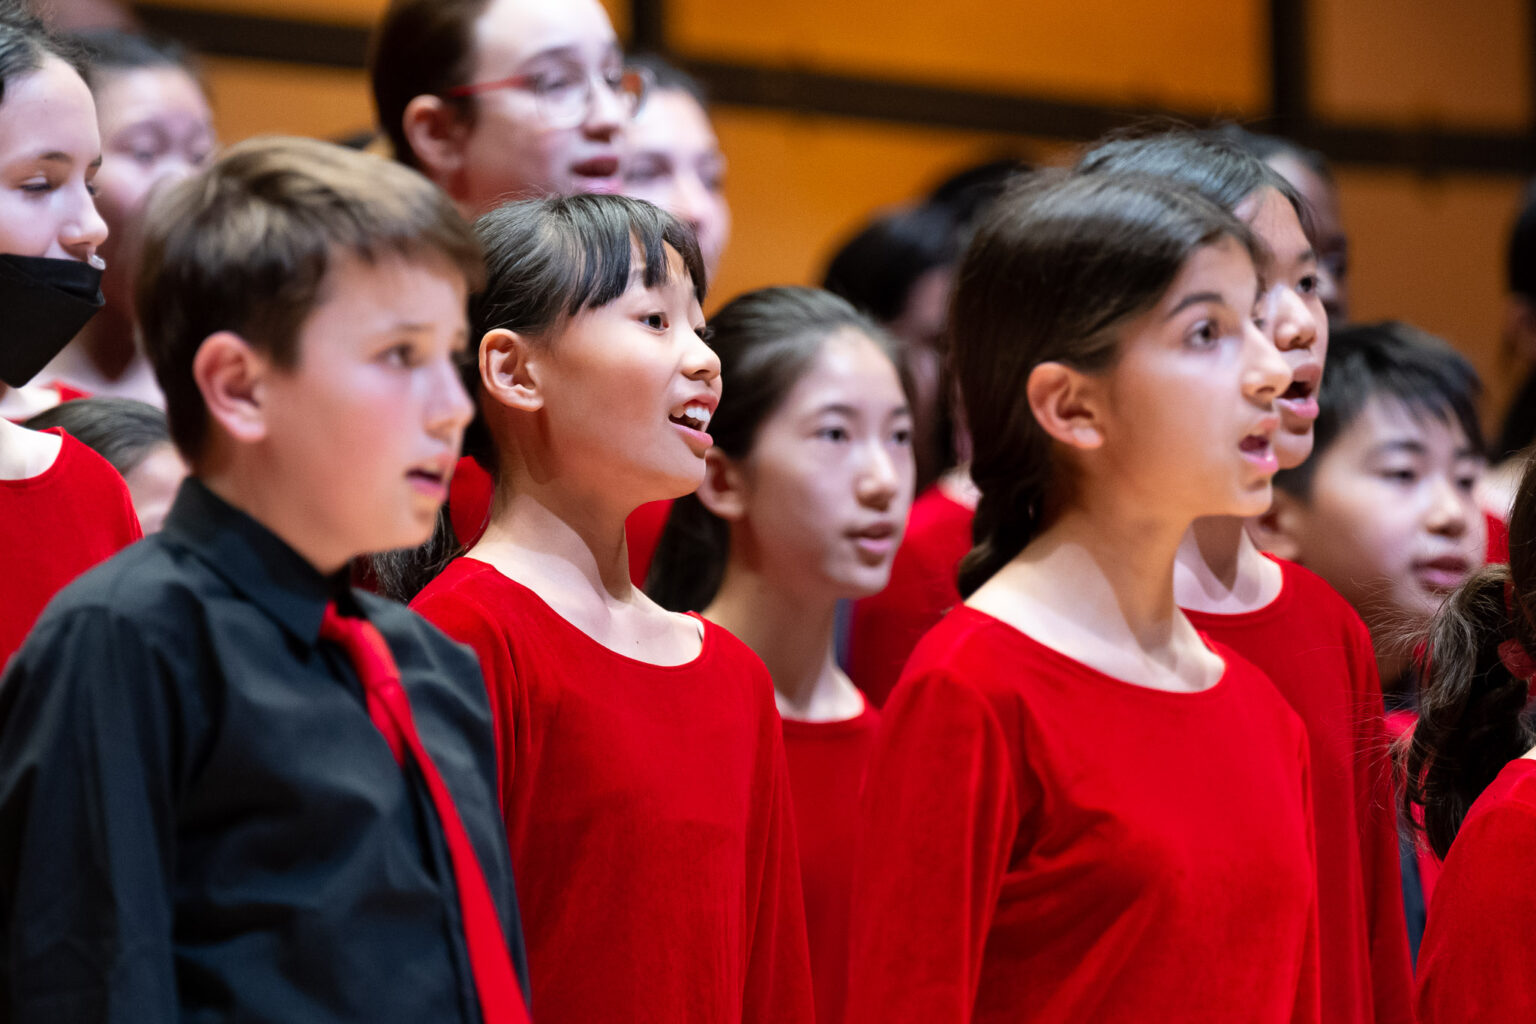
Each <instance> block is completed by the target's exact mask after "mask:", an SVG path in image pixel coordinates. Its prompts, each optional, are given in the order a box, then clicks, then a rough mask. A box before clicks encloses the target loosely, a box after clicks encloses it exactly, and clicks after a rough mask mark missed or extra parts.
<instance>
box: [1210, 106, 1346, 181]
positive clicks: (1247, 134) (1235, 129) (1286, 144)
mask: <svg viewBox="0 0 1536 1024" xmlns="http://www.w3.org/2000/svg"><path fill="white" fill-rule="evenodd" d="M1212 131H1213V132H1214V133H1215V134H1216V135H1217V136H1218V137H1219V138H1222V139H1225V140H1226V141H1227V142H1230V143H1232V144H1233V145H1234V146H1237V147H1238V148H1239V149H1243V150H1246V151H1247V152H1249V153H1252V154H1253V155H1254V156H1256V157H1258V158H1259V159H1260V160H1263V161H1264V162H1265V163H1268V162H1269V161H1271V160H1273V159H1275V158H1276V157H1282V156H1288V157H1290V158H1291V159H1293V160H1295V161H1296V162H1297V163H1300V164H1301V165H1302V166H1303V167H1305V168H1307V169H1308V170H1310V171H1311V172H1312V173H1313V174H1315V175H1317V176H1318V177H1319V178H1321V179H1323V180H1324V181H1326V182H1328V183H1329V184H1332V183H1333V168H1332V167H1330V166H1329V165H1328V158H1327V157H1325V156H1323V154H1322V153H1320V152H1319V151H1317V150H1315V149H1311V148H1309V147H1307V146H1303V145H1302V144H1301V143H1299V142H1297V141H1295V140H1294V139H1287V138H1284V137H1282V136H1279V135H1266V134H1264V133H1262V132H1256V131H1253V130H1251V129H1248V128H1244V127H1243V126H1242V125H1240V124H1234V123H1232V122H1230V121H1228V122H1226V123H1225V124H1220V125H1217V126H1216V127H1215V128H1213V129H1212Z"/></svg>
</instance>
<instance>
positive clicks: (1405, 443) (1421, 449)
mask: <svg viewBox="0 0 1536 1024" xmlns="http://www.w3.org/2000/svg"><path fill="white" fill-rule="evenodd" d="M1394 452H1407V453H1408V454H1410V455H1426V454H1428V452H1429V449H1428V448H1426V447H1425V445H1424V442H1423V441H1416V440H1414V439H1413V438H1409V437H1400V438H1394V439H1393V440H1391V441H1383V442H1382V443H1381V444H1378V445H1377V446H1376V447H1374V448H1372V449H1371V454H1373V455H1389V454H1392V453H1394Z"/></svg>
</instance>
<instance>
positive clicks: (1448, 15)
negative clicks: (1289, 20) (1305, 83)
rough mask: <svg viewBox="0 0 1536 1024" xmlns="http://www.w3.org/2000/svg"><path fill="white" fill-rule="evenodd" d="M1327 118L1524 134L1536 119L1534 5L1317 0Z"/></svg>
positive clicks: (1315, 52)
mask: <svg viewBox="0 0 1536 1024" xmlns="http://www.w3.org/2000/svg"><path fill="white" fill-rule="evenodd" d="M1308 9H1309V20H1310V23H1311V31H1312V47H1311V57H1312V66H1313V75H1314V77H1313V82H1312V95H1313V101H1314V107H1315V112H1316V113H1317V114H1318V115H1319V116H1321V117H1325V118H1333V119H1340V120H1347V121H1361V120H1365V121H1379V122H1385V123H1388V124H1396V125H1412V126H1420V125H1440V126H1450V125H1454V126H1456V127H1460V128H1486V129H1499V130H1516V131H1519V130H1521V129H1524V128H1527V127H1529V126H1530V125H1531V123H1532V118H1533V114H1536V111H1533V110H1532V109H1531V108H1532V102H1533V100H1532V95H1533V82H1532V74H1533V71H1532V66H1531V64H1532V51H1533V48H1536V32H1533V28H1532V18H1533V14H1532V8H1531V3H1530V0H1465V2H1461V3H1442V2H1440V0H1310V3H1309V8H1308Z"/></svg>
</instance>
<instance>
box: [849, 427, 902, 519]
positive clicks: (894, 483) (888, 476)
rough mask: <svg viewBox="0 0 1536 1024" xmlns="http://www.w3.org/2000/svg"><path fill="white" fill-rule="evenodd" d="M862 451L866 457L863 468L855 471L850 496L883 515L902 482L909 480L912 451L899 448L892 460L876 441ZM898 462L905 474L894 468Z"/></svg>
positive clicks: (869, 443) (881, 441)
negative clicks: (905, 464) (856, 472)
mask: <svg viewBox="0 0 1536 1024" xmlns="http://www.w3.org/2000/svg"><path fill="white" fill-rule="evenodd" d="M865 448H866V451H867V454H866V456H865V458H864V461H863V465H862V466H861V467H860V468H859V475H858V477H857V479H856V480H855V485H854V493H855V495H856V496H857V497H858V499H859V504H861V505H865V506H867V507H869V508H875V509H879V510H880V511H882V512H883V511H885V510H886V509H887V508H889V507H890V506H891V502H893V501H895V500H896V497H897V495H899V494H900V493H901V492H902V483H903V481H910V480H911V479H912V473H911V471H910V463H911V461H912V449H910V448H903V449H901V452H900V454H899V455H898V456H897V457H895V458H893V457H892V455H891V452H890V451H889V450H888V449H887V448H886V446H885V444H884V442H883V439H881V438H878V437H877V438H871V439H870V440H869V441H868V442H867V443H866V445H865ZM898 458H905V460H906V462H907V463H908V467H906V468H908V471H907V472H906V473H905V474H904V473H903V472H902V470H903V468H904V467H903V466H901V465H899V464H898Z"/></svg>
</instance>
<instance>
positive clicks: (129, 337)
mask: <svg viewBox="0 0 1536 1024" xmlns="http://www.w3.org/2000/svg"><path fill="white" fill-rule="evenodd" d="M70 347H71V348H74V349H76V350H77V351H78V352H79V353H80V354H81V356H83V361H84V362H86V363H87V364H88V365H89V367H90V369H91V370H92V371H93V372H94V373H95V375H97V376H99V377H100V378H101V379H102V380H104V381H108V382H116V381H119V380H122V379H123V378H124V377H126V376H128V374H129V372H130V371H131V370H134V369H136V368H138V367H139V366H140V364H144V363H145V361H144V360H143V358H142V357H141V356H140V354H139V347H138V345H136V344H135V343H134V340H133V322H132V321H131V320H128V319H126V318H125V317H123V316H121V315H119V314H118V312H117V311H116V310H112V309H109V308H103V309H102V310H101V312H99V313H97V314H96V316H95V317H93V318H92V319H91V322H90V323H89V324H88V325H87V326H86V328H85V329H84V330H83V331H81V332H80V334H79V335H78V336H77V337H76V338H75V340H74V342H73V343H72V344H71V346H70ZM65 351H66V352H68V351H69V349H65Z"/></svg>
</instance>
